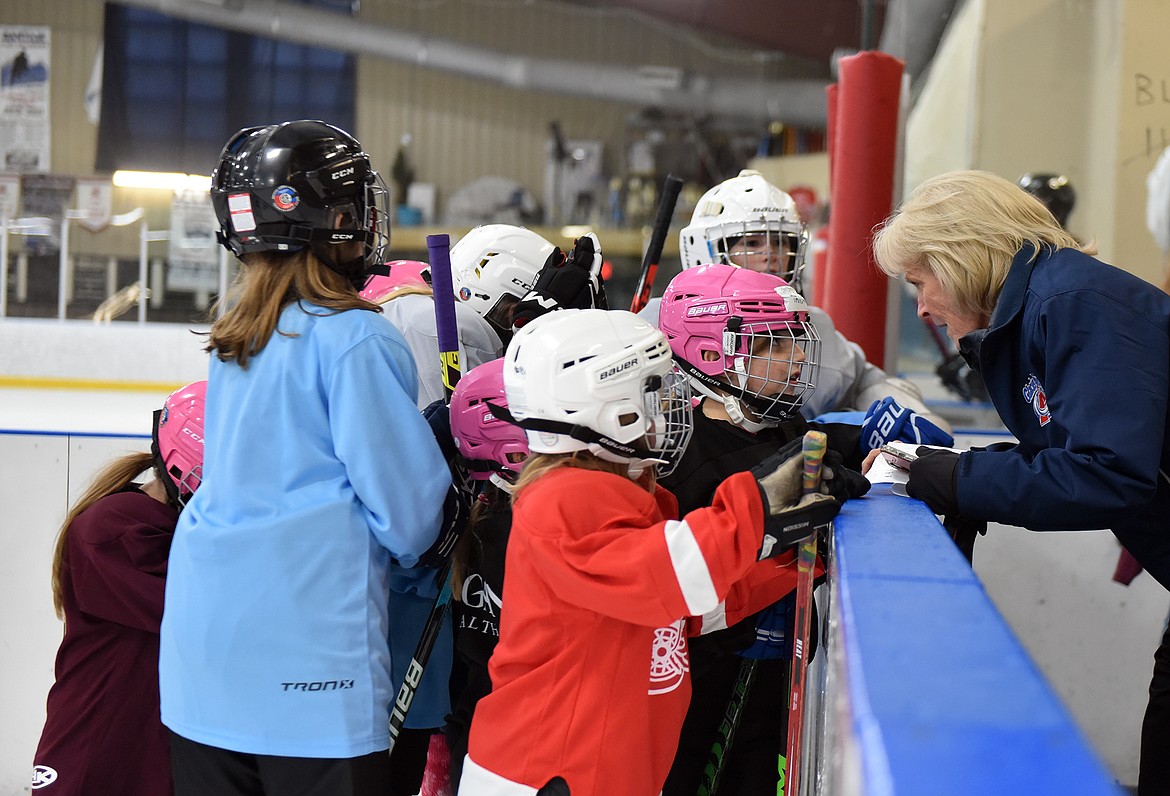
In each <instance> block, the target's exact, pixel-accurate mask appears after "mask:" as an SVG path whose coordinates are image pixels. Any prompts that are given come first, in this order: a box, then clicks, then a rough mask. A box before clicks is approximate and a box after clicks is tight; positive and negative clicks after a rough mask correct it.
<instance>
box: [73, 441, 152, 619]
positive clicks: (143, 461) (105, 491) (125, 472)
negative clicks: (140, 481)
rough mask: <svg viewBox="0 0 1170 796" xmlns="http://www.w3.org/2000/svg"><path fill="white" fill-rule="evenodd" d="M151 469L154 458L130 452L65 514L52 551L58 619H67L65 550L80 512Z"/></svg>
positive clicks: (100, 475) (106, 469)
mask: <svg viewBox="0 0 1170 796" xmlns="http://www.w3.org/2000/svg"><path fill="white" fill-rule="evenodd" d="M152 467H154V456H153V455H151V454H149V453H128V454H126V455H125V456H122V457H121V458H118V459H115V460H114V461H112V462H110V463H109V464H107V465H106V466H105V467H103V468H102V470H101V472H99V473H98V474H97V475H96V476H94V479H93V482H92V483H91V484H90V485H89V488H87V489H86V490H85V494H83V495H82V496H81V497H80V498H78V500H77V502H76V503H74V504H73V508H71V509H69V513H68V514H67V515H65V521H64V522H63V523H61V529H60V530H59V531H57V543H56V545H55V546H54V548H53V577H52V584H53V609H54V610H55V611H56V612H57V618H58V619H64V618H65V606H64V605H63V604H62V601H61V590H62V588H63V584H64V581H65V549H66V548H67V546H68V542H69V529H70V528H71V527H72V526H73V521H74V520H76V519H77V517H78V515H80V514H81V512H83V511H85V510H86V509H88V508H89V507H90V506H92V505H93V504H94V503H97V502H98V501H99V500H101V499H102V498H104V497H106V496H107V495H112V494H114V493H115V492H121V491H122V490H123V489H125V488H126V487H128V486H129V485H130V484H131V483H132V482H133V481H134V479H135V478H137V477H138V476H140V475H142V473H144V472H146V471H147V470H149V469H151V468H152ZM155 477H156V478H163V477H164V476H163V475H162V474H160V473H158V472H155Z"/></svg>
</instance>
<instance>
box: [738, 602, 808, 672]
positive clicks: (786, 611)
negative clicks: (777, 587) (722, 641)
mask: <svg viewBox="0 0 1170 796" xmlns="http://www.w3.org/2000/svg"><path fill="white" fill-rule="evenodd" d="M795 608H796V593H795V592H793V593H792V594H789V595H788V596H787V597H784V598H783V599H781V600H780V601H779V602H777V603H773V604H772V605H771V606H770V607H768V608H765V609H764V610H763V611H761V612H760V614H759V616H757V617H756V640H755V641H754V642H753V643H752V645H751V646H750V647H748V648H747V649H746V650H744V651H743V652H741V653H739V654H740V655H741V656H743V657H744V658H754V659H756V660H773V659H776V658H784V659H791V658H792V643H791V642H790V640H789V638H788V628H790V627H792V624H793V622H792V612H793V611H794V610H795Z"/></svg>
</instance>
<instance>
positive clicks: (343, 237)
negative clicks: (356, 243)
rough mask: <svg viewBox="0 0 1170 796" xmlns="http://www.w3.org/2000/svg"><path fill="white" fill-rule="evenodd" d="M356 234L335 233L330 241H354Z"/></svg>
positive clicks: (330, 237)
mask: <svg viewBox="0 0 1170 796" xmlns="http://www.w3.org/2000/svg"><path fill="white" fill-rule="evenodd" d="M353 239H354V233H352V232H334V233H333V234H332V235H330V236H329V240H353Z"/></svg>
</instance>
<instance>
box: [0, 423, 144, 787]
mask: <svg viewBox="0 0 1170 796" xmlns="http://www.w3.org/2000/svg"><path fill="white" fill-rule="evenodd" d="M148 417H149V415H148ZM149 446H150V443H149V440H147V439H144V438H140V439H131V438H126V437H92V436H82V437H69V436H62V435H32V434H11V433H2V432H0V512H2V513H3V519H2V521H0V550H3V551H4V553H3V556H0V584H2V588H3V593H2V594H0V671H2V672H4V677H3V678H2V683H0V715H2V716H3V718H4V720H3V721H0V796H16V795H17V794H26V793H28V792H29V782H30V778H31V773H32V756H33V752H34V751H35V750H36V745H37V741H38V739H39V737H40V732H41V727H42V725H43V724H44V720H45V696H46V695H47V694H48V692H49V687H50V686H51V685H52V683H53V660H54V657H55V656H56V652H57V646H58V644H60V641H61V632H62V625H61V622H60V621H59V620H58V619H57V617H56V616H55V615H54V614H53V598H52V591H51V589H50V586H49V577H50V565H51V562H52V555H53V544H54V541H55V538H56V533H57V528H58V526H59V525H60V523H61V521H62V520H63V519H64V517H65V512H66V511H67V509H68V506H69V505H70V504H71V503H72V501H73V500H75V499H76V498H77V496H78V495H80V493H81V492H82V491H83V490H84V489H85V487H86V486H87V484H88V482H89V480H90V479H91V478H92V476H93V475H94V473H95V472H96V470H97V469H98V468H100V467H101V466H102V465H103V464H105V463H106V462H107V461H109V460H110V459H112V458H114V457H116V456H119V455H121V454H122V453H125V452H127V451H131V450H148V449H149Z"/></svg>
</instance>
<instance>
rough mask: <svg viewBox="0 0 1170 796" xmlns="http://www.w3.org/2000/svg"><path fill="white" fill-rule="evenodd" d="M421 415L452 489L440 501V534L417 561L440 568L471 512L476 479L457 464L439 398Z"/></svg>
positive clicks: (448, 416) (446, 410)
mask: <svg viewBox="0 0 1170 796" xmlns="http://www.w3.org/2000/svg"><path fill="white" fill-rule="evenodd" d="M422 414H423V418H424V419H425V420H426V421H427V424H428V425H429V426H430V427H431V433H432V434H434V435H435V442H437V443H438V444H439V450H440V451H441V452H442V454H443V458H444V459H446V461H447V467H448V469H449V470H450V471H451V488H450V489H449V490H447V496H446V498H445V499H444V502H443V520H442V525H441V526H440V527H439V535H438V536H437V537H436V538H435V541H434V543H433V544H432V545H431V546H430V548H428V549H427V551H426V552H425V553H423V554H422V555H421V556H420V557H419V563H420V564H421V565H423V566H425V567H441V566H442V565H443V564H444V563H445V562H446V560H447V558H448V557H449V556H450V555H451V551H452V550H453V549H454V548H455V543H456V542H457V541H458V540H459V534H461V533H462V532H463V528H464V526H465V525H466V524H467V518H468V516H469V515H470V514H471V501H472V499H473V497H474V493H475V482H474V481H472V480H471V477H470V476H469V475H468V473H467V472H466V471H465V470H464V469H463V468H462V467H460V466H459V465H458V462H459V461H460V457H459V450H458V448H456V447H455V439H454V438H453V437H452V436H451V411H450V408H449V407H448V406H447V405H446V404H445V403H443V402H442V401H434V402H433V403H430V404H427V406H426V407H425V408H424V409H423V411H422Z"/></svg>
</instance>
